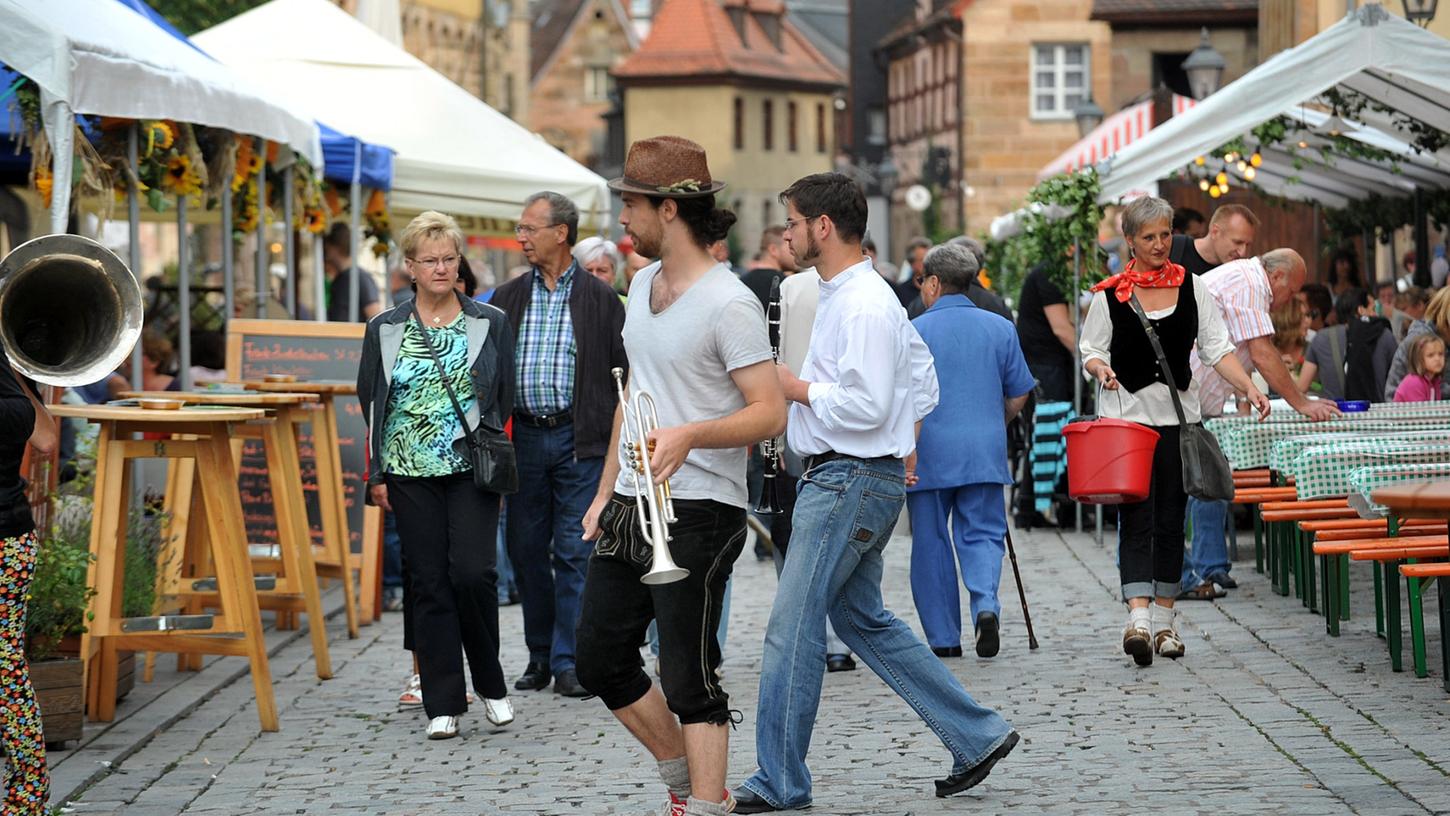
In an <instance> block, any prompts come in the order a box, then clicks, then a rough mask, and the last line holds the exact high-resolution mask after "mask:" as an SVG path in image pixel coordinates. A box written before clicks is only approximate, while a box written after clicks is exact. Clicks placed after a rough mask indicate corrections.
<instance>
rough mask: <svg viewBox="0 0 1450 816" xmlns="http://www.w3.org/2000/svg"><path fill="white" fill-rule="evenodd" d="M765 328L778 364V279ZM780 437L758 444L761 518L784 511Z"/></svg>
mask: <svg viewBox="0 0 1450 816" xmlns="http://www.w3.org/2000/svg"><path fill="white" fill-rule="evenodd" d="M765 320H766V327H767V329H768V331H769V333H770V356H771V358H772V359H773V360H774V361H775V362H777V363H778V362H780V278H779V277H778V276H777V277H776V278H775V279H774V280H772V281H771V282H770V305H769V306H767V307H766V309H765ZM782 441H783V440H782V439H781V438H780V437H776V436H772V437H770V438H769V439H764V440H762V441H761V443H760V455H761V457H762V458H763V459H765V474H764V476H763V478H762V479H761V481H760V501H759V502H757V503H756V506H755V512H756V513H759V514H760V515H762V516H778V515H780V514H781V513H784V512H785V510H783V509H781V506H780V454H781V442H782Z"/></svg>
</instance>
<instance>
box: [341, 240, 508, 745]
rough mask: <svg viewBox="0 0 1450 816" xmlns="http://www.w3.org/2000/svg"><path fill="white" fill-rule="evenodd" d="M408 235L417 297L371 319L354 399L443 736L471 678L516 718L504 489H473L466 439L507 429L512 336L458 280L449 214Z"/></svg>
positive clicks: (431, 726)
mask: <svg viewBox="0 0 1450 816" xmlns="http://www.w3.org/2000/svg"><path fill="white" fill-rule="evenodd" d="M399 243H400V244H401V245H402V249H403V254H404V256H405V257H406V258H407V263H408V272H409V275H410V276H411V278H412V280H413V289H414V291H415V292H416V293H417V295H416V297H414V298H413V299H412V300H410V301H408V302H405V303H403V304H401V305H399V306H395V307H394V308H392V309H390V310H388V311H386V312H383V313H382V314H380V315H378V316H377V317H375V318H373V319H372V321H370V322H369V323H368V328H367V333H366V334H365V335H364V336H363V350H362V360H361V363H360V365H359V367H358V399H359V401H360V402H361V403H362V406H363V412H364V413H365V415H366V416H367V419H368V501H369V502H370V503H372V504H376V505H378V506H380V507H382V508H383V509H385V510H388V511H390V512H392V513H393V515H394V517H395V519H396V521H397V526H398V536H399V538H400V539H401V540H402V546H403V559H404V561H405V562H406V563H407V565H408V568H407V571H406V572H407V576H408V579H407V580H408V587H407V589H408V597H409V601H410V605H411V609H412V614H411V616H410V617H411V620H410V621H409V622H408V623H407V626H408V628H409V630H410V631H411V632H412V634H413V637H412V644H413V651H414V655H415V657H416V658H417V661H418V674H419V676H420V679H421V681H422V691H423V708H424V710H425V711H426V712H427V714H428V717H429V722H428V727H427V731H426V734H427V736H428V738H429V739H446V738H448V737H453V736H456V735H457V734H458V718H459V716H460V715H462V714H463V713H464V712H465V711H466V710H467V709H468V700H467V689H468V685H470V682H469V681H471V685H472V687H473V689H474V691H475V692H477V694H478V696H479V697H480V698H482V699H483V707H484V716H485V717H486V718H487V720H488V721H489V722H490V723H492V724H493V725H494V726H503V725H507V724H508V723H510V722H512V721H513V718H514V713H513V706H512V705H511V704H510V703H509V700H508V692H507V690H506V687H505V685H504V677H503V669H502V667H501V666H500V665H499V661H498V648H499V637H498V590H497V581H498V573H497V572H496V566H497V563H496V558H497V549H496V548H495V547H493V546H492V545H491V544H490V543H489V542H490V536H492V535H493V534H494V531H495V530H497V529H498V513H499V496H498V494H496V493H487V492H484V491H482V490H479V489H478V488H476V487H474V484H473V474H472V472H471V468H470V465H469V461H468V458H467V455H466V452H467V448H466V445H465V443H464V441H463V437H464V433H465V431H466V430H469V429H472V428H475V427H477V425H478V424H479V423H486V424H487V425H488V426H489V427H492V428H502V427H503V423H504V420H505V418H507V417H509V416H511V415H512V414H513V383H514V370H513V366H514V349H513V336H514V335H513V330H512V329H511V328H509V325H508V318H506V317H505V316H504V313H503V312H501V311H499V310H498V309H496V308H494V307H492V306H489V305H486V304H482V303H478V302H476V301H473V300H471V299H468V298H465V297H463V296H461V295H459V294H458V293H457V292H455V291H454V284H455V283H456V282H457V280H458V268H459V262H460V259H461V255H462V249H463V235H462V233H461V232H460V231H459V229H458V225H457V224H456V223H455V222H454V221H453V219H452V218H449V217H448V216H446V215H443V214H441V213H436V212H425V213H423V214H422V215H419V216H418V217H417V218H415V219H413V221H412V223H410V224H409V225H408V226H407V228H406V229H404V230H403V232H402V234H401V235H400V236H399ZM425 337H426V338H427V342H425V340H424V338H425ZM429 343H431V344H432V346H433V348H434V349H435V350H436V351H437V352H438V361H437V362H435V361H434V359H433V355H432V354H431V353H430V352H429V350H428V344H429ZM440 364H441V369H442V370H441V371H440ZM443 372H446V377H447V385H448V386H449V387H451V388H452V390H453V393H454V394H455V395H456V396H457V399H458V402H459V406H460V407H461V409H462V412H463V414H464V415H465V417H466V420H467V425H468V428H464V427H462V425H463V423H460V422H459V418H458V412H457V411H455V410H454V408H453V404H452V402H451V401H450V400H449V397H448V390H447V388H445V386H444V382H445V381H444V377H445V374H444V373H443ZM464 655H467V658H468V669H469V671H468V675H467V677H466V676H465V674H464V666H463V658H464Z"/></svg>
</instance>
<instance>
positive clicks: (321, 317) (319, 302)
mask: <svg viewBox="0 0 1450 816" xmlns="http://www.w3.org/2000/svg"><path fill="white" fill-rule="evenodd" d="M312 319H313V320H315V321H317V322H318V323H325V322H327V274H326V272H324V271H323V268H322V236H321V235H314V236H313V237H312Z"/></svg>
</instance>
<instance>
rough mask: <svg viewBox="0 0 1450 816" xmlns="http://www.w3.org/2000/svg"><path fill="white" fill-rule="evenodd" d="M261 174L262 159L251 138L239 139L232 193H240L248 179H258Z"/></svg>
mask: <svg viewBox="0 0 1450 816" xmlns="http://www.w3.org/2000/svg"><path fill="white" fill-rule="evenodd" d="M261 172H262V157H261V156H258V155H257V149H256V146H255V145H254V144H253V143H252V140H251V139H250V138H248V137H246V136H241V137H238V139H237V161H236V168H235V169H234V170H233V171H232V192H234V193H240V192H241V191H242V187H243V186H245V185H246V184H247V181H248V179H254V178H256V176H257V174H258V173H261ZM253 195H255V193H254V194H253Z"/></svg>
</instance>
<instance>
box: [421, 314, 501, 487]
mask: <svg viewBox="0 0 1450 816" xmlns="http://www.w3.org/2000/svg"><path fill="white" fill-rule="evenodd" d="M413 319H415V320H417V321H418V330H419V331H420V332H422V334H423V345H425V346H427V347H428V353H429V354H431V355H433V363H434V365H436V366H438V375H439V377H440V378H441V379H442V380H443V390H444V391H447V392H448V401H449V402H451V403H453V412H454V413H455V414H457V415H458V424H459V427H461V428H463V442H464V445H465V446H466V447H467V448H468V464H469V466H470V467H471V468H472V470H473V486H474V487H476V488H478V489H479V490H486V491H488V492H490V493H498V494H499V495H501V496H507V495H511V494H513V493H517V492H518V490H519V467H518V458H517V457H516V455H515V454H514V443H513V442H512V441H510V440H509V438H508V436H507V435H506V434H504V432H503V429H502V428H490V427H489V426H488V425H487V424H486V423H485V422H484V421H483V401H482V400H479V407H478V427H477V428H474V429H473V430H469V428H468V417H467V416H465V415H464V413H463V406H462V405H459V404H458V395H456V394H454V393H453V386H452V385H449V384H448V371H447V369H445V368H444V367H443V360H442V359H440V358H439V357H438V350H437V349H435V348H433V341H432V340H431V339H430V338H429V337H428V328H427V327H426V326H424V325H423V317H422V315H420V314H418V304H417V302H416V301H414V303H413ZM469 382H470V383H472V382H473V380H472V379H470V380H469ZM477 397H478V394H477V393H476V392H475V394H474V398H475V399H476V398H477Z"/></svg>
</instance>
